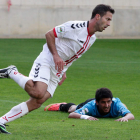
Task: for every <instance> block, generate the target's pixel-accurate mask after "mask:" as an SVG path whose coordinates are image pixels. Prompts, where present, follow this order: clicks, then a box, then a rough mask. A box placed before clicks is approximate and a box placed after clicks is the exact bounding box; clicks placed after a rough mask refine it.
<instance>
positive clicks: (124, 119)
mask: <svg viewBox="0 0 140 140" xmlns="http://www.w3.org/2000/svg"><path fill="white" fill-rule="evenodd" d="M128 120H134V115H133V114H132V113H127V114H126V115H125V116H124V117H122V118H119V119H117V120H115V121H120V122H128Z"/></svg>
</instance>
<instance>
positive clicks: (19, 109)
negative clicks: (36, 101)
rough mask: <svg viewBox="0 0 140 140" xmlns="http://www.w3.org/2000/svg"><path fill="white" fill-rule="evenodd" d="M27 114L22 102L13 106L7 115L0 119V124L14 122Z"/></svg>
mask: <svg viewBox="0 0 140 140" xmlns="http://www.w3.org/2000/svg"><path fill="white" fill-rule="evenodd" d="M28 112H29V111H28V107H27V104H26V102H23V103H21V104H19V105H17V106H14V107H13V108H12V109H11V110H10V111H9V112H8V113H6V114H5V115H3V116H2V117H1V118H0V122H1V123H3V124H6V123H8V122H11V121H14V120H16V119H18V118H20V117H22V116H24V115H25V114H27V113H28Z"/></svg>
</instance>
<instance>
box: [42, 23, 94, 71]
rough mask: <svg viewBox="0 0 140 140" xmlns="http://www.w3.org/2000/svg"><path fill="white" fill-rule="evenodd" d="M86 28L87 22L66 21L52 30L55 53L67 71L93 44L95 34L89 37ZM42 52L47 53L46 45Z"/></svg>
mask: <svg viewBox="0 0 140 140" xmlns="http://www.w3.org/2000/svg"><path fill="white" fill-rule="evenodd" d="M87 27H88V21H68V22H66V23H64V24H61V25H59V26H56V27H55V28H54V29H53V32H54V35H55V37H56V38H55V45H56V49H57V52H58V54H59V56H60V57H61V58H62V59H63V61H65V62H66V66H65V67H64V68H66V69H67V68H68V67H69V66H70V65H71V64H72V62H73V61H75V60H76V59H77V58H79V57H81V56H82V54H84V53H85V52H86V51H87V50H88V49H89V48H90V47H91V45H92V44H93V43H94V42H95V40H96V36H95V34H93V35H92V36H91V35H90V34H89V31H88V28H87ZM43 51H46V52H48V47H47V44H45V45H44V47H43ZM64 71H65V70H64Z"/></svg>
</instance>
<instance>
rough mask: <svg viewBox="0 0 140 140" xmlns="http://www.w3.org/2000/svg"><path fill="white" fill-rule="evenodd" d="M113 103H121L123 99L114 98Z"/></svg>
mask: <svg viewBox="0 0 140 140" xmlns="http://www.w3.org/2000/svg"><path fill="white" fill-rule="evenodd" d="M112 103H113V105H117V104H119V103H121V100H120V99H119V98H114V97H113V98H112Z"/></svg>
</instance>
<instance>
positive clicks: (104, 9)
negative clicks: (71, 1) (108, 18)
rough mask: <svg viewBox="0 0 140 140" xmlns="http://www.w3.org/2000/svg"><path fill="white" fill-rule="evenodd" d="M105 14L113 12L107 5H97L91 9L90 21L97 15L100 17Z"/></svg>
mask: <svg viewBox="0 0 140 140" xmlns="http://www.w3.org/2000/svg"><path fill="white" fill-rule="evenodd" d="M106 12H111V13H112V14H114V13H115V10H114V9H112V8H111V6H109V5H104V4H99V5H97V6H96V7H95V8H94V9H93V11H92V16H91V19H92V18H94V17H95V15H96V14H99V15H100V16H101V17H102V16H104V15H105V14H106Z"/></svg>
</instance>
